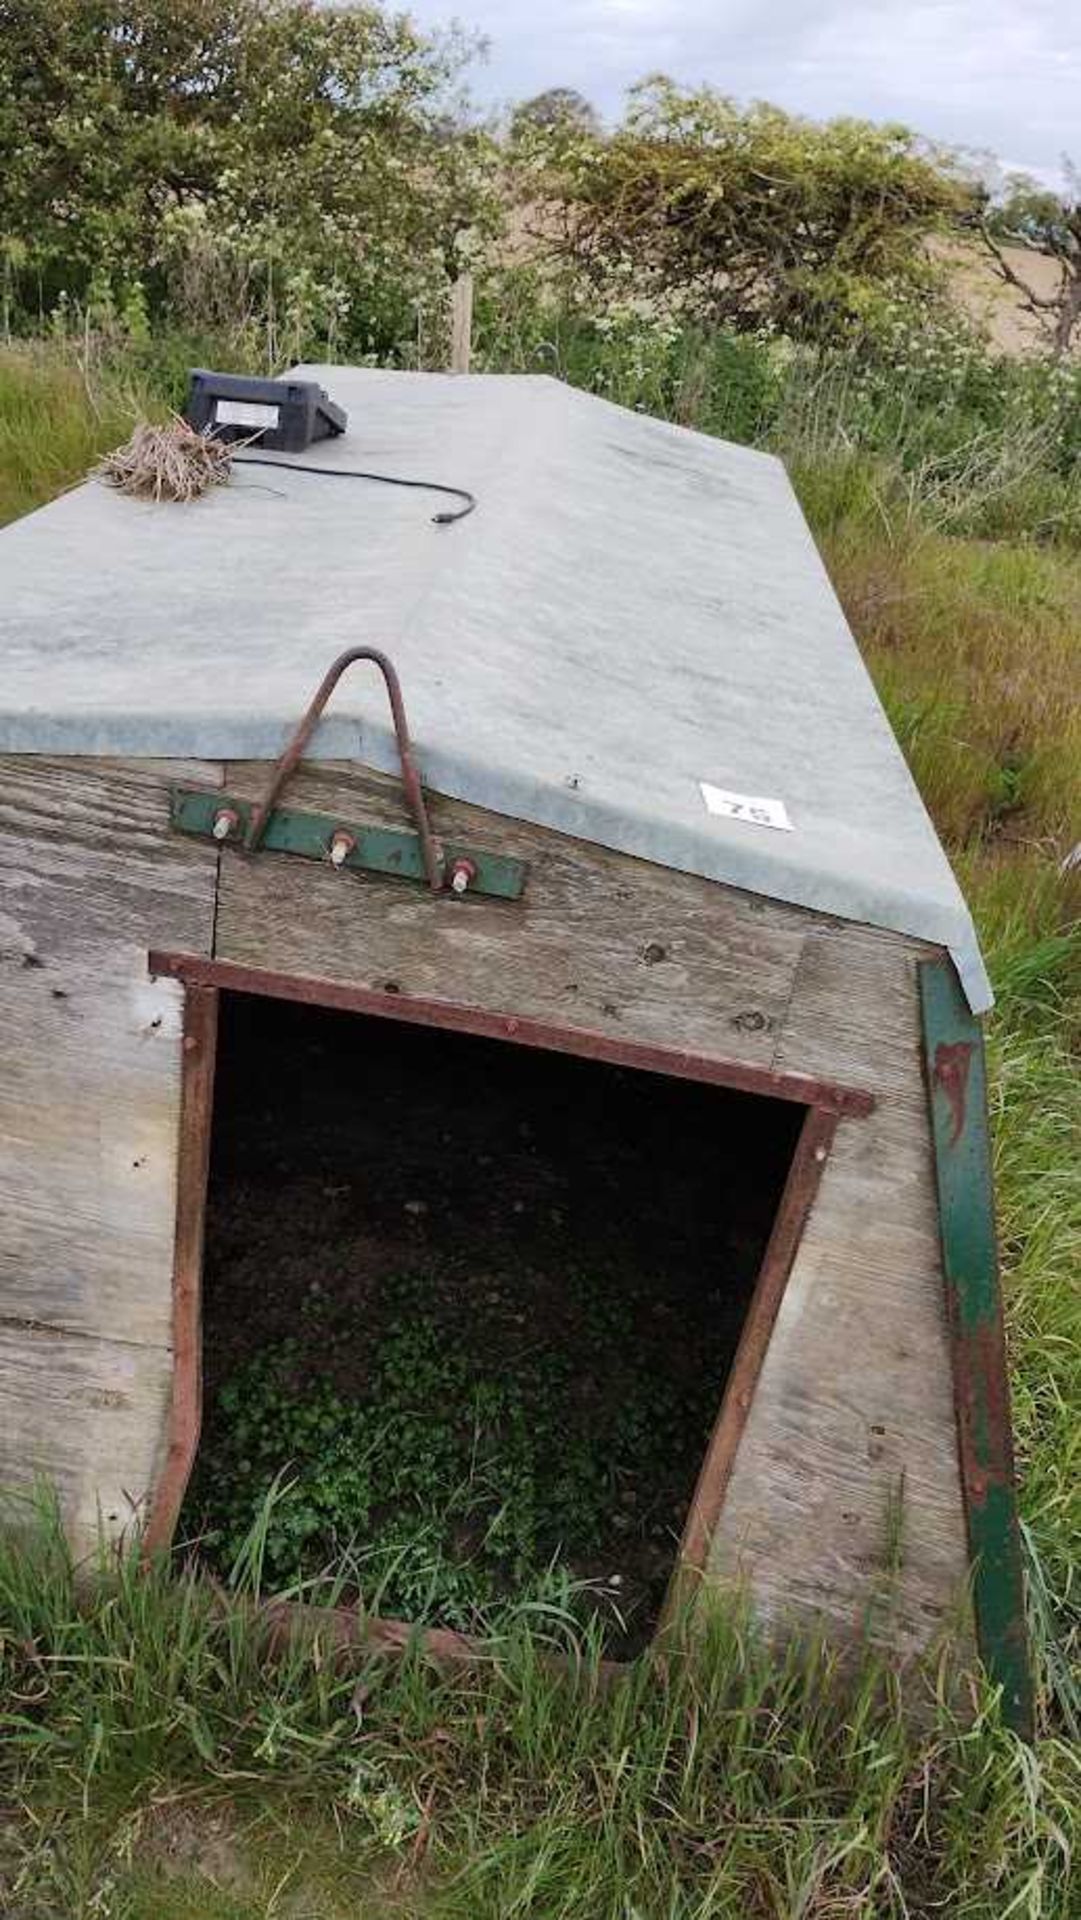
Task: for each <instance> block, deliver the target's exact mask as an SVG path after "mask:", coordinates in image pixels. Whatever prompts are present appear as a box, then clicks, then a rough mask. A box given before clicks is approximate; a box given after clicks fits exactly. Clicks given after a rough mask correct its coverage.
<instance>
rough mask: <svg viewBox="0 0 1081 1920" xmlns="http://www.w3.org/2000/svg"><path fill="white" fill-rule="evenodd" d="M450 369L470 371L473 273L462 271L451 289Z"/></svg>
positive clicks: (456, 371)
mask: <svg viewBox="0 0 1081 1920" xmlns="http://www.w3.org/2000/svg"><path fill="white" fill-rule="evenodd" d="M450 299H451V305H450V370H451V372H452V373H468V372H469V357H470V353H471V350H472V345H473V275H472V274H471V273H469V272H465V273H460V274H459V275H458V278H457V280H456V281H455V282H454V286H453V288H452V290H451V297H450Z"/></svg>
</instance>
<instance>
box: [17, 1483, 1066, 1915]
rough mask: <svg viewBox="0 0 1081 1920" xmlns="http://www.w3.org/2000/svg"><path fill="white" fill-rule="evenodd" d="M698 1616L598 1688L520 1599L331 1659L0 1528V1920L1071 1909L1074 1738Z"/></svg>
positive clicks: (194, 1595)
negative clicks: (463, 1625) (505, 1611)
mask: <svg viewBox="0 0 1081 1920" xmlns="http://www.w3.org/2000/svg"><path fill="white" fill-rule="evenodd" d="M255 1558H256V1555H255V1554H249V1555H248V1556H247V1557H246V1560H245V1565H246V1566H247V1567H250V1566H251V1565H252V1563H253V1561H254V1559H255ZM315 1597H316V1598H327V1597H333V1593H332V1592H330V1593H329V1594H328V1593H327V1592H325V1591H324V1592H317V1594H316V1595H315ZM702 1626H703V1637H702V1638H701V1639H700V1640H698V1641H697V1642H695V1643H693V1644H691V1643H688V1642H687V1640H686V1638H685V1637H684V1636H683V1634H682V1632H681V1630H680V1629H679V1628H678V1627H677V1630H676V1633H675V1635H674V1638H673V1641H672V1642H671V1643H670V1645H669V1648H668V1651H667V1655H666V1657H664V1658H657V1657H652V1658H644V1659H642V1660H641V1661H639V1662H637V1663H636V1664H635V1665H634V1666H632V1667H630V1668H628V1669H627V1670H625V1671H624V1672H623V1673H622V1674H620V1675H618V1676H611V1677H607V1678H604V1677H602V1675H601V1672H600V1669H599V1665H598V1652H597V1647H596V1644H595V1642H591V1641H588V1640H585V1641H583V1640H581V1639H579V1640H576V1639H575V1638H574V1637H573V1636H572V1635H571V1634H570V1633H569V1632H568V1629H567V1626H566V1624H565V1623H564V1622H562V1621H561V1620H560V1618H559V1616H558V1615H556V1614H548V1615H544V1614H538V1613H535V1612H534V1613H526V1612H523V1613H522V1614H521V1615H520V1616H519V1618H518V1619H517V1620H516V1621H515V1620H508V1621H506V1622H505V1623H504V1627H503V1631H502V1633H501V1635H500V1637H499V1639H498V1640H494V1641H489V1642H488V1643H487V1644H486V1645H485V1646H484V1647H483V1649H482V1651H481V1654H480V1657H479V1658H478V1660H477V1661H476V1663H475V1664H473V1665H472V1666H470V1667H462V1666H459V1665H450V1666H446V1667H443V1668H440V1667H438V1666H437V1665H435V1664H434V1663H432V1662H431V1661H430V1660H428V1659H426V1658H425V1657H424V1655H423V1654H422V1653H421V1651H420V1650H419V1648H414V1649H413V1650H412V1651H411V1652H407V1653H406V1655H405V1656H404V1657H402V1658H394V1657H390V1658H388V1657H387V1656H386V1655H385V1654H383V1655H380V1654H378V1653H376V1652H375V1651H373V1650H370V1649H369V1650H364V1649H362V1648H357V1649H356V1650H355V1651H354V1652H353V1654H352V1655H351V1656H350V1657H349V1658H347V1659H333V1658H328V1650H327V1645H326V1640H325V1637H324V1636H322V1635H321V1634H320V1633H319V1632H318V1631H317V1630H312V1631H310V1632H306V1633H305V1632H300V1633H298V1634H296V1635H295V1636H294V1637H292V1638H291V1639H289V1640H288V1641H284V1642H283V1640H282V1638H281V1635H280V1633H279V1634H278V1636H277V1638H276V1639H275V1637H274V1616H273V1614H272V1613H271V1612H268V1611H267V1610H266V1609H264V1608H263V1606H262V1605H261V1604H260V1602H259V1599H258V1595H257V1594H256V1593H255V1592H253V1590H252V1587H251V1585H250V1582H247V1583H245V1581H244V1580H241V1581H240V1582H238V1583H236V1584H234V1585H232V1586H231V1587H226V1588H219V1589H217V1590H213V1589H211V1588H210V1587H209V1586H208V1585H207V1584H206V1583H205V1582H201V1581H200V1580H198V1579H197V1578H196V1577H195V1576H194V1574H193V1573H192V1572H191V1571H190V1570H189V1571H182V1572H180V1573H179V1574H176V1575H170V1574H169V1573H168V1572H167V1571H166V1569H165V1567H164V1566H157V1567H154V1568H151V1569H149V1570H148V1571H146V1572H142V1573H141V1572H140V1571H139V1569H138V1568H137V1566H136V1564H135V1562H134V1560H132V1559H124V1560H122V1561H121V1563H120V1564H119V1565H118V1566H116V1567H114V1568H111V1569H109V1570H108V1571H107V1572H106V1574H105V1576H104V1577H98V1578H97V1579H94V1578H90V1579H87V1578H86V1577H85V1573H84V1577H83V1579H82V1580H81V1582H77V1581H76V1578H75V1573H74V1569H73V1568H72V1567H71V1564H70V1560H69V1559H68V1557H67V1555H66V1553H65V1551H64V1549H63V1545H62V1542H61V1540H60V1538H59V1530H58V1528H57V1526H56V1523H55V1519H53V1520H51V1521H50V1520H49V1519H48V1518H47V1517H46V1518H45V1519H44V1524H42V1525H39V1527H38V1529H37V1530H36V1531H31V1530H27V1531H25V1532H24V1533H23V1535H22V1536H21V1537H14V1536H9V1537H8V1538H7V1539H4V1540H0V1793H2V1795H3V1801H4V1806H5V1820H4V1826H3V1830H2V1838H0V1905H2V1906H3V1908H4V1910H5V1911H7V1912H11V1913H12V1914H19V1915H20V1917H21V1916H26V1920H46V1916H52V1915H58V1914H61V1913H62V1914H64V1915H65V1920H68V1917H69V1916H70V1920H92V1917H94V1916H97V1917H100V1916H102V1915H106V1914H107V1915H109V1916H110V1920H141V1917H142V1916H145V1917H146V1920H149V1916H150V1915H153V1916H154V1920H158V1916H160V1915H175V1916H176V1920H181V1917H183V1920H193V1916H194V1915H195V1914H204V1913H205V1914H211V1915H215V1916H220V1917H221V1920H254V1916H256V1915H258V1916H260V1920H270V1916H271V1915H281V1914H285V1913H289V1914H296V1915H298V1916H303V1917H304V1920H308V1917H309V1916H310V1920H316V1916H318V1920H338V1917H339V1916H341V1920H345V1916H346V1915H348V1916H350V1920H355V1916H356V1915H357V1914H358V1913H359V1914H363V1913H366V1912H369V1911H370V1912H372V1913H373V1914H385V1913H387V1912H388V1911H389V1912H401V1913H403V1914H417V1915H419V1914H424V1915H426V1916H431V1920H465V1917H466V1916H468V1917H469V1920H478V1917H479V1920H505V1917H506V1916H507V1915H508V1914H511V1913H514V1914H517V1915H521V1916H522V1917H523V1920H582V1917H583V1916H586V1917H588V1920H628V1916H631V1915H635V1916H641V1917H642V1920H673V1917H674V1916H678V1920H692V1917H693V1920H705V1917H706V1916H707V1915H708V1916H710V1920H747V1917H748V1916H755V1917H756V1920H757V1916H761V1920H771V1917H772V1916H776V1915H780V1914H785V1915H789V1914H804V1915H811V1914H822V1915H826V1914H830V1913H837V1914H840V1913H844V1914H845V1915H851V1916H852V1920H912V1916H914V1915H916V1914H921V1913H930V1912H942V1913H948V1914H949V1915H950V1916H951V1920H991V1916H992V1915H995V1916H998V1915H1005V1914H1007V1913H1009V1914H1011V1915H1013V1916H1015V1920H1067V1916H1068V1915H1069V1914H1070V1912H1071V1904H1070V1902H1071V1887H1070V1849H1071V1845H1072V1844H1073V1843H1075V1840H1076V1824H1077V1822H1076V1816H1077V1807H1078V1804H1079V1795H1078V1787H1079V1784H1081V1783H1079V1774H1078V1760H1077V1753H1076V1750H1074V1749H1073V1748H1071V1746H1069V1745H1068V1744H1067V1743H1065V1742H1061V1741H1057V1740H1055V1739H1052V1738H1045V1739H1044V1740H1043V1741H1042V1743H1041V1745H1040V1746H1039V1748H1038V1749H1037V1750H1036V1751H1035V1752H1034V1753H1028V1752H1026V1750H1025V1749H1023V1748H1022V1747H1021V1746H1020V1745H1019V1744H1018V1742H1017V1741H1016V1740H1014V1739H1013V1738H1012V1737H1011V1736H1010V1735H1009V1734H1007V1733H1005V1732H1004V1731H1003V1729H1002V1727H1001V1726H1000V1724H999V1722H998V1719H997V1715H996V1713H995V1710H994V1707H993V1705H992V1704H991V1703H988V1702H986V1701H985V1700H984V1699H983V1698H981V1697H980V1695H979V1693H978V1692H977V1693H975V1694H974V1695H967V1694H962V1695H961V1697H960V1701H961V1706H962V1708H963V1711H962V1712H960V1713H955V1711H954V1708H953V1706H952V1705H951V1699H953V1698H955V1697H956V1695H955V1680H956V1676H953V1675H951V1674H950V1673H949V1671H948V1669H947V1668H946V1667H945V1666H943V1667H942V1668H941V1669H940V1670H938V1671H935V1670H930V1671H923V1672H921V1671H919V1670H917V1669H915V1668H910V1669H909V1670H908V1672H907V1676H906V1679H905V1682H904V1685H903V1687H902V1684H901V1682H900V1680H899V1679H898V1678H897V1677H896V1676H893V1675H891V1674H889V1673H888V1672H887V1671H885V1670H884V1669H883V1668H882V1667H881V1665H879V1664H876V1663H875V1662H874V1661H873V1660H872V1659H867V1660H865V1661H863V1662H861V1663H859V1664H858V1666H857V1668H856V1670H855V1671H849V1672H848V1673H847V1674H844V1673H842V1671H841V1669H840V1667H839V1665H838V1663H837V1661H836V1660H835V1659H834V1658H833V1657H832V1656H831V1655H830V1654H829V1653H828V1652H827V1651H825V1650H824V1649H823V1648H821V1647H815V1646H811V1647H807V1646H804V1647H802V1648H796V1647H790V1648H784V1647H778V1646H776V1645H774V1646H767V1645H765V1644H764V1643H763V1642H762V1640H761V1639H760V1638H759V1637H758V1636H757V1635H756V1633H755V1632H754V1630H753V1629H752V1627H751V1626H750V1624H749V1622H748V1620H747V1618H746V1615H745V1613H744V1611H743V1609H742V1608H741V1607H740V1606H739V1605H738V1604H732V1605H730V1606H725V1607H723V1608H722V1607H717V1608H716V1609H715V1610H714V1611H713V1612H712V1613H711V1615H710V1617H709V1618H708V1620H704V1621H703V1622H702ZM681 1641H682V1647H683V1651H678V1652H677V1650H679V1649H680V1646H681ZM553 1651H561V1652H564V1653H567V1654H569V1655H570V1656H571V1657H570V1659H569V1660H568V1661H567V1662H566V1664H565V1665H562V1666H561V1665H559V1664H558V1663H553V1661H552V1660H551V1653H552V1652H553ZM674 1655H676V1656H677V1657H673V1656H674ZM906 1709H907V1718H906V1714H905V1710H906ZM921 1709H922V1711H921ZM369 1903H370V1904H369Z"/></svg>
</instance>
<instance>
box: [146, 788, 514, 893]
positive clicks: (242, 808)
mask: <svg viewBox="0 0 1081 1920" xmlns="http://www.w3.org/2000/svg"><path fill="white" fill-rule="evenodd" d="M169 797H170V806H171V816H170V817H171V820H172V824H173V826H174V827H175V828H176V830H177V832H178V833H192V834H196V835H197V836H198V837H199V838H201V839H210V838H212V837H213V828H214V820H215V818H216V816H217V815H218V814H219V813H220V812H221V810H222V808H223V807H228V808H231V809H232V811H233V812H234V813H235V814H236V816H237V822H238V825H237V828H236V830H235V831H234V832H233V833H232V834H230V836H229V838H228V839H227V840H225V841H223V842H222V845H224V846H240V845H241V843H242V842H243V838H244V834H245V833H246V831H247V828H248V822H249V820H250V818H251V810H252V804H251V802H250V801H248V800H237V799H234V798H233V796H232V795H231V794H228V793H221V792H220V791H218V790H216V789H212V788H211V789H208V788H206V787H173V788H171V790H170V796H169ZM341 829H344V830H345V832H346V833H350V834H352V836H353V839H354V840H355V842H356V845H355V846H354V847H353V848H352V850H351V852H349V853H348V854H347V855H346V857H345V859H344V861H343V862H342V867H343V870H345V869H348V868H352V869H353V870H354V871H357V870H359V871H360V872H363V873H387V874H393V875H395V876H396V877H397V878H399V879H402V880H424V879H425V877H426V876H425V872H424V857H423V854H422V852H421V845H420V839H419V837H418V835H417V834H415V833H408V832H405V831H400V830H398V829H395V828H393V827H361V826H354V825H353V824H352V823H351V822H350V821H348V820H342V819H339V818H337V817H334V816H332V815H330V814H322V813H299V812H297V810H296V809H295V808H293V807H275V808H274V811H273V813H272V814H271V816H270V819H269V820H268V821H267V825H266V831H265V833H264V834H263V838H262V842H261V846H262V847H264V848H265V849H266V851H267V852H268V853H295V854H298V855H299V856H300V857H301V859H304V860H321V861H323V862H326V860H327V859H328V857H329V847H330V840H331V835H332V834H333V833H334V832H335V831H336V830H341ZM443 853H444V859H445V862H446V866H447V869H448V871H449V870H450V868H451V867H452V866H453V865H454V862H455V860H469V861H471V863H472V865H473V866H474V867H475V869H476V874H475V877H474V878H473V879H471V880H470V883H469V892H470V893H484V894H492V895H494V896H495V897H496V898H497V899H500V900H520V899H521V896H522V892H523V890H524V888H525V876H526V863H525V861H524V860H513V859H511V858H510V857H509V856H508V855H506V854H501V853H476V852H474V851H473V849H472V848H469V847H457V846H454V847H450V846H448V847H444V849H443Z"/></svg>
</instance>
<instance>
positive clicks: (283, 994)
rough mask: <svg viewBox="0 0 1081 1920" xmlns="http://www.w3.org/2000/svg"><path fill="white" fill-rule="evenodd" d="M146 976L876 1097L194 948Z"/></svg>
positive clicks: (763, 1084)
mask: <svg viewBox="0 0 1081 1920" xmlns="http://www.w3.org/2000/svg"><path fill="white" fill-rule="evenodd" d="M148 965H149V969H150V972H151V973H152V974H161V975H165V976H167V977H168V978H170V979H173V980H182V981H184V982H185V983H186V984H187V985H188V986H190V987H217V988H221V989H223V990H225V991H227V992H230V993H257V994H263V995H266V996H269V997H270V998H271V999H277V1000H291V1001H296V1002H300V1003H302V1004H304V1005H308V1006H319V1007H329V1008H331V1009H337V1010H339V1011H342V1012H347V1013H367V1014H372V1015H373V1016H374V1017H375V1018H377V1019H383V1020H402V1021H405V1022H407V1023H409V1024H411V1025H413V1026H420V1027H442V1028H449V1029H451V1030H452V1031H454V1032H457V1033H467V1034H473V1035H475V1036H477V1037H479V1038H481V1039H490V1040H509V1041H513V1042H514V1043H515V1044H516V1045H518V1046H522V1047H537V1048H541V1049H543V1050H545V1051H547V1052H549V1053H568V1054H577V1055H579V1056H580V1057H581V1058H582V1059H585V1060H602V1061H605V1062H607V1063H608V1064H609V1065H611V1066H618V1067H636V1068H639V1069H640V1070H641V1071H643V1072H646V1073H664V1074H667V1075H669V1076H670V1077H671V1078H673V1079H677V1080H701V1081H704V1082H706V1083H707V1084H709V1085H712V1086H722V1087H731V1088H732V1089H733V1090H734V1091H735V1092H737V1093H758V1094H765V1095H767V1096H768V1097H769V1098H771V1099H774V1100H794V1101H797V1102H798V1103H799V1104H800V1105H802V1106H807V1107H818V1108H821V1109H823V1110H824V1111H825V1112H827V1113H833V1114H838V1115H840V1114H852V1115H864V1114H868V1113H870V1112H871V1110H872V1108H873V1106H874V1097H873V1095H871V1094H870V1093H867V1092H865V1091H864V1090H863V1089H862V1088H859V1087H846V1086H838V1085H837V1084H835V1083H834V1082H832V1081H827V1080H816V1079H813V1078H812V1077H811V1076H809V1075H807V1074H802V1073H773V1072H771V1071H770V1069H769V1068H768V1067H753V1066H748V1065H747V1064H746V1062H744V1061H740V1060H727V1059H723V1058H721V1057H719V1056H715V1055H713V1054H704V1053H687V1052H685V1051H683V1050H682V1049H681V1048H673V1047H658V1046H652V1045H650V1044H649V1043H648V1042H644V1041H640V1040H620V1039H616V1038H614V1037H613V1036H612V1035H609V1034H604V1033H597V1032H596V1031H595V1029H593V1028H590V1027H567V1026H557V1025H555V1024H553V1023H551V1022H549V1021H545V1020H531V1019H527V1018H525V1017H524V1016H520V1015H518V1014H504V1013H493V1012H491V1011H490V1010H489V1009H488V1008H486V1007H476V1006H469V1005H466V1004H464V1003H461V1002H459V1001H454V1000H424V999H416V998H414V997H413V996H412V995H411V994H405V993H387V992H386V991H378V990H376V989H374V988H371V987H360V986H352V985H349V986H347V985H344V984H343V983H342V982H340V981H335V980H322V979H318V978H316V977H314V976H311V975H307V974H303V975H298V974H284V973H273V972H270V971H265V970H264V969H263V968H261V967H248V966H241V965H239V964H238V963H237V962H235V961H232V960H205V959H202V958H201V957H200V956H198V955H196V954H185V953H166V952H157V951H155V952H152V953H151V954H150V955H149V956H148Z"/></svg>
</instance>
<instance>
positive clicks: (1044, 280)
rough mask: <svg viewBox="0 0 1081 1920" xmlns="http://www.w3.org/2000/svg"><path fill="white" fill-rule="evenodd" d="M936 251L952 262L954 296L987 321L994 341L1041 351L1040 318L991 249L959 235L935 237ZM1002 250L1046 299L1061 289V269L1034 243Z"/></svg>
mask: <svg viewBox="0 0 1081 1920" xmlns="http://www.w3.org/2000/svg"><path fill="white" fill-rule="evenodd" d="M930 244H931V252H932V253H933V254H934V255H935V256H936V257H937V258H938V259H940V260H945V261H946V262H947V263H948V264H949V267H950V282H951V287H952V291H953V296H954V298H955V300H957V302H958V304H959V305H960V306H961V308H962V309H963V310H964V312H966V313H967V314H968V315H969V317H970V318H971V319H972V320H975V321H976V323H977V325H979V326H986V328H987V331H988V335H989V337H990V341H991V345H992V346H993V347H994V348H996V349H997V351H998V352H1000V353H1012V354H1026V353H1032V352H1034V351H1039V348H1040V345H1041V330H1040V323H1039V321H1038V319H1037V318H1036V316H1035V315H1034V314H1033V313H1032V312H1031V311H1030V310H1029V309H1028V308H1027V307H1026V306H1025V304H1024V301H1023V299H1022V297H1021V295H1020V294H1019V293H1018V292H1017V290H1016V288H1015V287H1011V286H1009V285H1008V283H1007V282H1006V281H1004V280H1003V279H1001V277H1000V276H999V275H998V274H996V272H995V269H994V266H993V265H992V263H991V261H990V260H989V259H988V257H987V254H986V252H985V251H984V250H983V249H982V248H981V247H979V246H978V245H975V244H967V243H964V242H961V241H958V240H932V241H931V243H930ZM1002 251H1003V254H1004V255H1005V257H1006V259H1007V260H1008V261H1009V264H1010V266H1011V267H1012V268H1013V270H1014V272H1015V273H1017V274H1019V275H1020V277H1021V278H1022V279H1023V280H1026V281H1027V282H1028V284H1029V285H1030V286H1031V287H1032V288H1033V290H1034V291H1035V292H1036V293H1037V294H1039V295H1041V296H1042V297H1043V298H1045V299H1046V298H1048V297H1050V296H1051V295H1053V294H1054V293H1056V292H1057V291H1058V288H1059V286H1060V285H1061V283H1062V269H1061V267H1060V266H1058V264H1057V263H1056V262H1055V261H1054V260H1050V259H1048V258H1047V256H1046V255H1045V254H1041V253H1034V252H1033V251H1032V249H1031V248H1030V247H1003V249H1002ZM1073 351H1074V354H1075V356H1081V337H1079V338H1078V339H1077V340H1076V341H1075V343H1074V349H1073Z"/></svg>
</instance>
